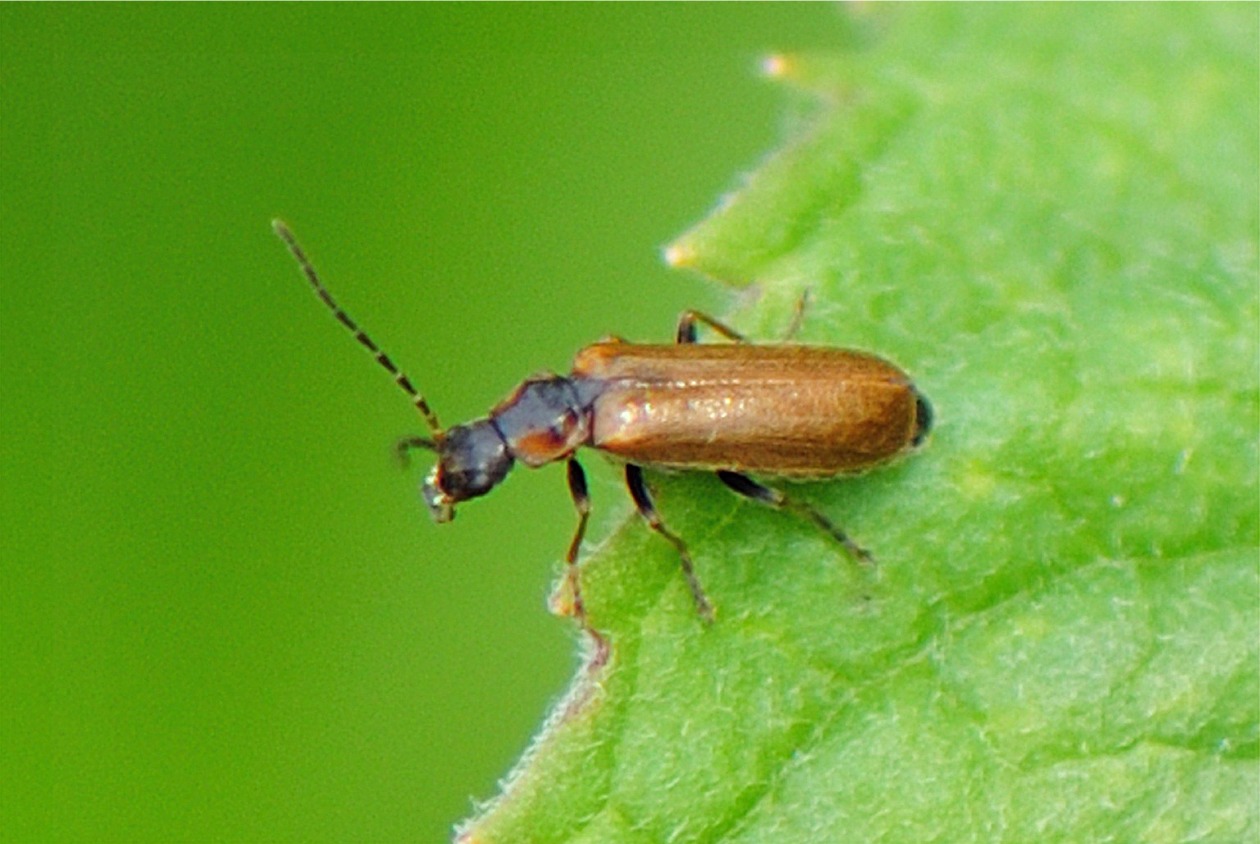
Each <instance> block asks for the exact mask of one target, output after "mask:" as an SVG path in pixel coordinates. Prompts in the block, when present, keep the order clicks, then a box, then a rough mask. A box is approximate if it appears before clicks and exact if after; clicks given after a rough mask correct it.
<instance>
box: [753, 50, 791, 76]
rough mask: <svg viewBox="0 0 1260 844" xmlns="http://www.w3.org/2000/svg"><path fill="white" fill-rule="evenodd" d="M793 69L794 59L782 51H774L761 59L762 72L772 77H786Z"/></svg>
mask: <svg viewBox="0 0 1260 844" xmlns="http://www.w3.org/2000/svg"><path fill="white" fill-rule="evenodd" d="M792 69H793V62H792V59H791V58H790V57H788V56H785V55H783V54H782V53H773V54H771V55H769V56H766V57H765V58H764V59H762V60H761V72H762V73H763V74H765V75H766V76H768V77H770V78H771V79H785V78H787V77H788V76H790V75H791V73H792Z"/></svg>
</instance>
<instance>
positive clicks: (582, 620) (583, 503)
mask: <svg viewBox="0 0 1260 844" xmlns="http://www.w3.org/2000/svg"><path fill="white" fill-rule="evenodd" d="M567 468H568V470H569V494H570V495H572V496H573V506H574V507H576V508H577V512H578V523H577V530H575V531H574V532H573V541H572V542H570V543H569V551H568V553H567V554H565V555H564V562H565V567H564V577H565V581H566V582H567V584H568V587H569V594H571V595H572V596H573V616H574V618H576V619H577V622H578V625H579V626H580V627H581V628H582V629H583V630H585V631H586V633H587V635H589V636H590V637H591V638H592V639H593V640H594V642H595V655H594V657H593V658H592V660H591V667H592V668H598V667H599V666H601V665H603V664H604V663H605V662H606V661H607V660H608V642H607V640H606V639H604V637H603V636H602V635H600V634H599V633H597V632H596V631H595V628H593V627H591V623H590V619H589V618H587V615H586V603H585V602H584V601H583V600H582V584H581V582H580V578H579V576H578V567H577V559H578V551H580V550H581V548H582V538H583V537H585V536H586V523H587V521H589V520H590V517H591V496H590V494H589V493H588V492H587V489H586V473H585V472H583V471H582V464H580V463H578V462H577V461H576V460H574V459H573V458H572V457H570V458H569V461H568V463H567Z"/></svg>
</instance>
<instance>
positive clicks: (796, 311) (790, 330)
mask: <svg viewBox="0 0 1260 844" xmlns="http://www.w3.org/2000/svg"><path fill="white" fill-rule="evenodd" d="M807 307H809V289H808V288H807V289H805V290H802V291H801V298H799V299H797V300H796V307H795V308H793V309H792V321H791V322H789V323H788V327H787V331H785V332H783V340H782V341H781V342H783V343H788V342H791V340H792V338H794V337H795V336H796V333H797V332H798V331H800V330H801V325H802V323H804V322H805V309H806V308H807Z"/></svg>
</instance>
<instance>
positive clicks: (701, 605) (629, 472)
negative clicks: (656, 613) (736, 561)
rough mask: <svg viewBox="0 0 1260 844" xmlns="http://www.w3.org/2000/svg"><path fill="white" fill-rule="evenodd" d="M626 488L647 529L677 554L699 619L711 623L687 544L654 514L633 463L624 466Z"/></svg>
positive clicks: (711, 618)
mask: <svg viewBox="0 0 1260 844" xmlns="http://www.w3.org/2000/svg"><path fill="white" fill-rule="evenodd" d="M626 486H627V487H629V488H630V497H631V498H633V499H634V506H635V507H637V508H638V509H639V515H640V516H642V517H643V519H644V521H646V522H647V523H648V527H650V528H651V529H652V530H654V531H656V532H657V533H659V534H660V535H661V536H663V537H665V538H666V539H667V540H669V543H670V544H671V545H673V546H674V550H676V551H677V552H678V559H679V562H681V563H682V570H683V576H684V577H685V578H687V586H688V587H690V588H691V597H692V599H693V600H694V601H695V602H696V612H698V613H700V617H701V618H703V619H704V620H705V621H706V622H711V621H713V605H712V604H710V603H709V599H708V598H706V597H705V594H704V589H703V588H701V586H700V579H699V578H697V577H696V568H695V566H694V565H693V564H692V562H691V554H690V553H688V551H687V543H685V542H683V541H682V539H681V538H680V537H679V536H678V535H677V534H676V533H674V532H673V531H671V530H670V529H669V528H667V527H665V524H664V523H663V522H662V521H661V514H660V513H658V512H656V505H655V504H653V503H652V497H651V496H650V495H649V494H648V490H647V484H646V483H645V482H644V480H643V470H642V469H640V468H639V467H638V466H635V465H634V464H633V463H627V464H626Z"/></svg>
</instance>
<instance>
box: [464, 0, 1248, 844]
mask: <svg viewBox="0 0 1260 844" xmlns="http://www.w3.org/2000/svg"><path fill="white" fill-rule="evenodd" d="M842 42H843V43H844V44H845V45H847V46H837V49H836V50H835V51H834V52H832V53H828V54H817V55H788V56H780V57H776V58H775V59H774V60H772V61H771V62H769V63H768V64H767V67H768V69H769V70H770V71H771V73H772V74H773V75H775V76H777V77H779V78H780V79H781V80H782V82H783V83H784V90H785V96H786V97H787V98H788V100H789V104H790V108H791V114H792V116H793V122H794V124H796V128H795V129H794V130H793V131H792V132H791V134H790V137H789V138H788V140H787V141H786V142H785V144H784V146H783V148H782V149H780V150H778V151H777V152H775V153H773V154H772V155H770V156H769V157H768V158H767V159H766V160H765V161H764V162H762V164H761V165H760V166H759V167H758V168H757V169H756V170H755V171H754V172H753V173H752V174H751V175H749V176H748V177H747V178H746V180H745V181H744V183H743V185H742V186H741V187H740V188H739V189H738V190H736V191H735V192H734V193H733V194H732V195H730V196H729V197H727V198H726V200H725V201H724V202H723V204H722V205H721V206H720V207H719V208H718V209H717V210H715V211H714V212H713V213H712V214H711V215H710V216H709V217H708V218H707V219H706V220H704V221H703V222H702V223H700V224H699V225H698V226H696V227H695V228H694V229H693V230H691V231H689V232H687V233H686V234H684V235H683V236H682V237H681V238H679V239H678V240H677V241H676V242H675V243H674V244H673V245H672V246H671V248H670V249H669V251H668V255H669V257H670V259H671V260H672V261H673V262H674V263H676V264H678V265H680V266H685V267H689V268H692V269H694V270H697V271H699V272H702V273H704V274H706V275H708V276H710V277H713V278H715V279H718V280H721V281H723V282H727V283H730V284H734V285H739V286H752V289H753V290H754V291H755V293H756V295H755V297H753V299H752V300H749V301H751V302H752V303H751V304H750V305H749V306H747V307H745V308H744V309H742V310H738V311H736V312H735V313H734V314H732V315H731V316H730V320H731V322H732V323H733V324H735V325H736V327H738V328H739V329H741V330H743V331H745V332H747V333H748V334H750V335H751V336H754V337H760V338H773V337H775V336H777V335H780V334H781V333H782V331H783V329H784V327H785V326H786V325H787V324H788V323H789V321H790V319H791V311H792V308H793V304H794V303H795V302H796V301H797V299H798V298H799V297H800V295H801V293H802V291H804V290H808V291H809V295H810V301H809V307H808V309H807V312H806V315H805V320H804V325H803V328H802V330H801V334H800V336H799V339H800V340H801V341H804V342H813V343H825V344H831V345H842V346H851V347H855V348H861V349H866V350H870V351H874V352H876V353H878V354H881V355H884V356H886V357H888V358H889V359H891V360H893V361H895V362H897V363H898V364H899V365H901V366H903V367H904V368H905V369H907V371H909V372H910V373H912V375H913V376H914V377H915V380H916V383H917V384H918V386H919V387H920V388H921V389H922V390H923V392H924V393H925V394H926V395H927V396H928V397H929V398H930V399H931V400H932V402H933V404H934V406H935V409H936V418H937V424H936V427H935V429H934V432H933V435H932V437H931V439H930V440H929V442H928V444H927V445H926V447H925V448H924V449H923V450H922V451H921V452H920V453H917V454H915V455H913V456H911V457H909V458H907V459H905V460H903V461H901V462H898V463H896V464H894V465H892V466H889V467H887V468H882V469H879V470H877V471H874V472H871V473H868V474H866V475H862V476H859V477H855V478H846V479H839V480H836V481H834V482H826V483H811V484H799V485H790V486H788V487H787V488H788V490H789V491H790V492H792V493H793V494H795V495H798V496H800V497H801V498H802V499H804V500H806V501H809V502H810V503H812V504H814V505H816V506H817V507H819V508H820V509H821V510H822V511H824V512H825V513H827V514H829V515H831V516H832V517H833V518H835V519H836V520H837V521H838V522H840V523H841V524H842V525H843V526H844V527H845V529H846V530H848V531H849V532H850V533H851V534H852V535H853V536H854V537H856V538H857V539H858V541H859V542H861V543H862V544H863V545H865V546H866V547H868V548H870V549H871V550H872V551H873V553H874V554H875V557H876V563H875V564H874V565H873V566H868V567H864V566H861V565H858V564H855V563H854V562H853V561H852V560H850V559H849V558H847V557H846V556H845V554H844V553H843V551H842V550H841V549H839V548H838V547H837V546H836V545H835V544H834V543H832V542H830V541H828V540H827V539H826V538H825V537H823V536H821V535H820V534H819V533H818V532H817V531H816V530H815V529H813V528H812V527H811V526H810V525H809V524H807V523H804V522H802V521H800V520H799V519H796V518H794V517H793V516H791V515H789V514H785V513H778V512H773V511H769V510H767V509H765V508H762V507H760V506H758V505H757V504H754V503H751V502H747V501H744V500H741V499H738V498H736V497H735V496H732V495H730V494H729V492H727V491H726V490H725V488H724V487H722V486H721V484H720V483H719V482H718V481H717V480H716V479H714V478H711V477H707V476H703V475H685V474H684V475H666V474H662V473H653V472H650V473H649V480H650V483H651V486H652V489H653V492H654V494H655V496H656V499H657V504H658V506H659V508H660V511H661V513H662V515H663V517H664V518H665V520H666V522H667V524H669V525H670V527H671V528H672V529H673V530H674V531H675V532H677V533H678V534H680V535H681V536H683V537H685V538H686V539H687V541H688V543H689V545H690V547H691V549H692V551H693V553H694V556H695V558H696V563H697V569H698V573H699V576H700V577H701V579H702V580H703V582H704V584H705V587H706V589H707V591H708V594H709V596H710V598H711V599H712V600H713V601H714V603H715V605H716V606H717V609H718V619H717V622H716V623H715V624H713V625H712V626H711V627H706V626H705V625H704V624H702V623H701V621H700V620H699V619H698V617H697V616H696V613H695V612H694V610H693V608H692V605H691V599H690V596H689V593H688V592H687V588H686V585H685V582H684V581H683V579H682V577H681V576H680V574H679V572H678V567H677V558H676V556H675V555H674V554H673V552H672V550H671V549H670V547H669V546H668V545H667V544H666V543H664V542H663V541H661V540H660V539H659V538H658V537H656V536H654V535H652V534H651V533H650V532H648V531H647V530H645V529H644V528H643V526H642V525H641V524H640V523H638V522H637V521H636V520H635V519H631V520H629V521H628V522H627V523H626V524H625V525H624V526H623V527H622V528H621V529H620V530H619V531H617V532H616V533H615V535H614V536H612V537H611V538H610V539H609V540H607V541H606V542H604V543H603V544H602V545H600V546H599V547H598V549H597V550H596V551H595V552H594V553H593V554H592V555H591V557H590V558H589V559H588V560H587V562H586V564H585V566H584V575H583V576H584V580H583V584H584V587H585V590H586V593H587V600H588V604H589V606H590V612H591V617H592V619H593V620H594V623H595V624H596V626H597V627H599V628H600V629H601V630H605V631H607V633H608V635H609V637H610V638H611V640H612V642H613V652H612V657H611V660H610V662H609V663H608V665H607V666H605V667H604V668H602V669H600V670H597V671H593V672H590V673H583V674H582V675H580V676H579V677H578V679H577V680H576V681H575V685H574V687H573V689H572V690H571V692H570V696H569V697H568V698H567V699H566V700H565V701H563V702H562V703H561V704H560V705H559V706H558V707H557V710H556V712H555V714H554V715H553V717H552V718H551V720H550V722H549V723H548V724H547V725H546V726H545V727H544V729H543V731H542V733H541V734H540V736H539V738H538V740H537V742H536V744H535V746H534V747H533V749H532V750H531V752H530V753H529V754H528V755H527V756H526V758H525V759H523V760H522V762H521V763H520V765H519V766H518V768H517V770H516V771H515V772H514V774H513V775H512V776H511V777H510V778H509V780H508V781H507V783H506V785H505V790H504V793H503V794H502V795H501V796H500V797H499V798H497V799H496V800H495V801H494V802H492V803H491V804H489V805H488V806H487V807H486V808H485V809H484V811H483V812H482V813H480V814H479V815H478V816H477V817H476V818H474V819H473V820H471V821H470V822H468V823H467V824H466V825H465V826H464V828H463V829H462V831H461V840H464V841H467V842H474V841H475V842H518V841H529V842H537V844H546V842H628V843H629V842H660V841H671V842H683V841H705V842H741V844H752V842H778V844H782V842H797V841H800V842H818V841H841V840H852V841H915V842H924V841H961V840H992V841H1030V840H1036V841H1043V842H1044V841H1065V842H1069V841H1071V842H1075V841H1082V840H1123V841H1184V840H1217V841H1240V840H1245V839H1249V838H1250V839H1253V840H1254V839H1255V838H1256V837H1257V836H1258V835H1260V805H1258V804H1260V797H1258V796H1257V795H1260V765H1258V764H1257V752H1258V750H1260V732H1258V726H1257V725H1258V724H1260V671H1258V668H1257V666H1258V657H1260V518H1258V516H1260V507H1258V506H1257V505H1258V502H1260V484H1258V483H1257V435H1258V432H1260V372H1258V364H1257V359H1258V355H1260V350H1258V344H1260V340H1258V338H1260V308H1258V305H1257V302H1258V296H1257V290H1258V285H1260V271H1258V269H1257V261H1258V257H1257V256H1258V253H1260V249H1258V244H1257V232H1258V231H1260V207H1258V205H1260V160H1258V157H1260V152H1258V151H1260V125H1258V122H1260V84H1258V82H1257V80H1258V79H1260V61H1258V51H1257V48H1256V44H1257V43H1260V7H1257V6H1206V7H1205V6H1158V7H1151V6H1145V5H1137V6H1078V5H1067V6H1047V5H1035V6H1023V5H1020V6H999V7H992V6H967V5H964V6H953V5H947V6H932V5H929V6H924V5H918V4H916V5H910V6H901V7H896V8H884V7H879V8H875V9H872V10H870V11H869V12H866V13H863V17H861V18H859V19H857V20H855V21H852V22H851V23H850V24H849V32H848V35H847V37H846V38H843V39H841V38H838V39H837V43H838V45H839V44H841V43H842ZM753 300H755V301H753Z"/></svg>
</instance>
